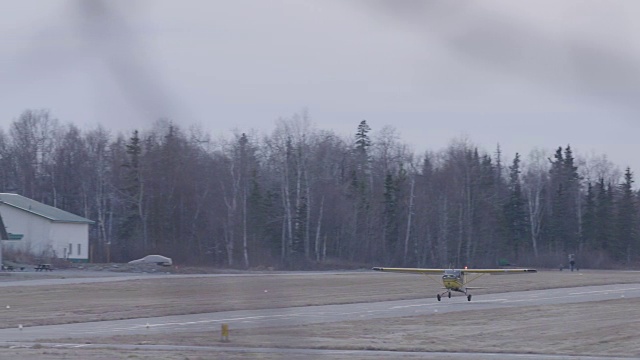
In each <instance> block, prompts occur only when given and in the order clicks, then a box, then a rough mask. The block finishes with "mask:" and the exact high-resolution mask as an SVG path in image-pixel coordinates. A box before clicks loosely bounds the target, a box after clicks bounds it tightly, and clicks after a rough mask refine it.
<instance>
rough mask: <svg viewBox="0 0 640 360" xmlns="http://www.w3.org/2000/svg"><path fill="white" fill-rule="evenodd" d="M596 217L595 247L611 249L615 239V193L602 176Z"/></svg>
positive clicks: (599, 184)
mask: <svg viewBox="0 0 640 360" xmlns="http://www.w3.org/2000/svg"><path fill="white" fill-rule="evenodd" d="M595 196H596V210H595V211H596V217H595V226H594V227H595V234H596V238H595V241H596V243H595V248H596V249H598V250H603V251H605V252H608V251H609V248H610V243H611V241H612V240H613V234H612V229H613V227H612V224H611V223H612V221H613V194H612V190H611V187H610V186H607V184H605V181H604V178H600V179H599V180H598V183H597V184H596V194H595Z"/></svg>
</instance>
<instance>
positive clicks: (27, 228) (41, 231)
mask: <svg viewBox="0 0 640 360" xmlns="http://www.w3.org/2000/svg"><path fill="white" fill-rule="evenodd" d="M0 215H1V216H2V219H3V221H4V225H5V227H6V231H7V233H8V239H9V240H6V241H5V242H4V243H5V245H6V246H7V247H11V248H14V249H20V250H22V251H25V252H28V253H31V254H34V255H36V256H42V257H57V258H63V259H68V260H70V261H74V262H86V261H89V225H91V224H93V223H94V221H92V220H89V219H86V218H84V217H82V216H78V215H75V214H72V213H70V212H67V211H64V210H61V209H58V208H55V207H53V206H49V205H46V204H43V203H41V202H38V201H35V200H32V199H29V198H26V197H24V196H21V195H18V194H10V193H0Z"/></svg>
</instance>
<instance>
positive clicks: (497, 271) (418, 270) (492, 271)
mask: <svg viewBox="0 0 640 360" xmlns="http://www.w3.org/2000/svg"><path fill="white" fill-rule="evenodd" d="M373 270H376V271H386V272H399V273H410V274H443V273H444V272H445V270H449V269H422V268H388V267H374V268H373ZM452 270H453V269H452ZM455 270H458V271H461V272H464V273H469V274H491V275H504V274H518V273H535V272H538V271H537V270H535V269H455Z"/></svg>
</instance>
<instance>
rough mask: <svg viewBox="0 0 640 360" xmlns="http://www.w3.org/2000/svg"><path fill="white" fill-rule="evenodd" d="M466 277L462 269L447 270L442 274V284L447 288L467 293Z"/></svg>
mask: <svg viewBox="0 0 640 360" xmlns="http://www.w3.org/2000/svg"><path fill="white" fill-rule="evenodd" d="M464 277H465V274H464V273H463V272H461V271H458V270H445V272H444V275H442V285H444V287H445V289H447V290H450V291H459V292H462V293H466V292H467V290H466V289H465V287H464V283H465V279H464Z"/></svg>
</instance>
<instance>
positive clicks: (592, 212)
mask: <svg viewBox="0 0 640 360" xmlns="http://www.w3.org/2000/svg"><path fill="white" fill-rule="evenodd" d="M596 210H597V208H596V191H595V189H594V188H593V184H591V182H588V183H587V193H586V195H585V201H584V210H583V213H582V219H581V221H582V226H581V228H582V233H581V234H580V235H581V243H582V246H583V247H584V248H586V249H588V250H591V249H594V248H596V247H597V245H596V241H597V236H598V235H597V222H596V221H597V219H596V217H597V215H596ZM579 250H582V249H579ZM579 252H580V251H579Z"/></svg>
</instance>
